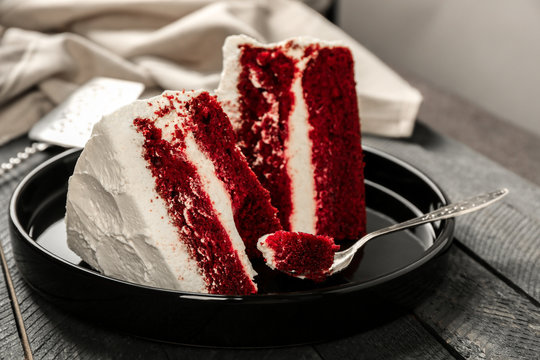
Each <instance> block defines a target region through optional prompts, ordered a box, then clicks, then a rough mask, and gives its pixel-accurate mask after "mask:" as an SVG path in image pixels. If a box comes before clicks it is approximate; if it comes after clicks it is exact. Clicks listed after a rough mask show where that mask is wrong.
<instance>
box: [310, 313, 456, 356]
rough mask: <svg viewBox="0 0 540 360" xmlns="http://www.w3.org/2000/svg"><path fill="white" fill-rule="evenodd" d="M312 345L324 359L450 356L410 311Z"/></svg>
mask: <svg viewBox="0 0 540 360" xmlns="http://www.w3.org/2000/svg"><path fill="white" fill-rule="evenodd" d="M315 348H316V349H317V351H318V352H319V353H320V354H321V355H322V356H323V357H324V358H325V359H327V360H333V359H336V360H337V359H358V360H363V359H370V360H371V359H372V360H378V359H381V360H383V359H396V360H399V359H421V358H425V359H433V360H437V359H454V356H452V355H451V354H450V353H449V352H448V350H447V349H446V348H445V347H444V346H443V345H441V344H440V343H439V342H438V341H437V340H436V339H435V338H434V337H433V336H432V335H431V334H430V333H429V332H428V331H426V329H425V328H424V327H423V326H422V325H421V324H420V323H419V322H418V321H417V319H416V318H415V317H414V316H413V315H405V316H403V317H401V318H399V319H396V320H395V321H392V322H391V323H388V324H385V325H383V326H381V327H379V328H377V329H373V330H370V331H366V332H364V333H361V334H358V335H355V336H351V337H348V338H344V339H341V340H336V341H333V342H329V343H324V344H318V345H315Z"/></svg>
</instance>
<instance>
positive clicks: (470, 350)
mask: <svg viewBox="0 0 540 360" xmlns="http://www.w3.org/2000/svg"><path fill="white" fill-rule="evenodd" d="M449 257H450V258H449V268H448V270H447V272H446V277H445V278H444V280H443V281H442V283H441V284H440V285H439V287H438V288H437V289H436V291H435V293H434V294H433V296H431V297H430V298H429V299H428V300H427V301H425V302H424V303H423V304H421V305H420V306H418V307H417V308H416V309H415V311H414V313H415V314H416V316H417V318H418V319H419V320H420V321H421V322H422V323H423V324H424V325H425V326H426V328H428V329H431V331H432V333H433V334H438V336H440V338H441V340H442V341H444V342H446V343H447V344H448V345H449V346H451V347H452V348H453V349H455V350H456V351H457V352H458V353H459V354H460V355H461V356H462V357H463V358H465V359H537V358H538V354H540V309H539V307H538V305H537V304H535V303H533V302H531V300H530V299H529V298H527V297H525V296H523V295H522V294H520V293H518V292H516V291H515V290H514V289H512V288H511V287H509V286H508V285H507V284H506V283H505V282H503V281H502V280H500V279H499V278H497V276H495V275H494V274H493V273H491V272H490V271H488V270H487V269H485V268H484V267H482V266H481V265H480V264H479V263H477V262H475V261H474V260H473V259H472V258H471V257H469V256H467V254H466V253H465V252H464V251H463V250H461V249H459V247H457V246H454V247H453V248H452V249H451V251H450V254H449Z"/></svg>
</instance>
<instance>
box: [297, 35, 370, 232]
mask: <svg viewBox="0 0 540 360" xmlns="http://www.w3.org/2000/svg"><path fill="white" fill-rule="evenodd" d="M314 52H315V53H317V55H316V56H315V57H314V58H312V59H311V60H310V61H309V63H308V64H307V67H306V69H305V72H304V74H303V77H302V88H303V90H304V101H305V102H306V104H307V108H308V113H309V118H308V121H309V123H310V124H311V126H312V129H311V131H310V133H309V137H310V139H311V142H312V144H313V145H312V162H313V165H314V167H315V170H314V172H315V176H314V178H315V191H316V193H317V198H316V199H317V206H316V217H317V224H316V229H317V234H326V235H330V236H332V237H333V238H335V239H346V238H348V239H355V238H358V237H360V236H362V235H363V234H364V233H365V229H366V213H365V198H364V172H363V168H364V163H363V160H362V157H363V156H362V147H361V139H360V119H359V114H358V103H357V97H356V87H355V86H356V85H355V81H354V76H353V74H354V62H353V58H352V55H351V52H350V51H349V49H347V48H343V47H333V48H319V47H318V46H317V45H312V46H310V47H308V48H307V49H306V56H309V55H310V54H312V53H314Z"/></svg>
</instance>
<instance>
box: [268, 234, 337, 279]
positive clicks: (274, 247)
mask: <svg viewBox="0 0 540 360" xmlns="http://www.w3.org/2000/svg"><path fill="white" fill-rule="evenodd" d="M257 248H258V249H259V250H260V251H261V252H262V254H263V256H264V259H265V261H266V264H267V265H268V266H269V267H270V268H272V269H277V270H279V271H282V272H285V273H287V274H289V275H291V276H295V277H298V278H305V279H311V280H315V281H322V280H324V279H325V278H326V276H327V275H328V271H329V270H330V267H331V266H332V264H333V263H334V254H335V253H336V251H338V250H339V245H336V244H335V243H334V239H332V238H331V237H329V236H324V235H311V234H306V233H301V232H290V231H277V232H275V233H274V234H269V235H265V236H263V237H261V239H260V240H259V242H258V243H257Z"/></svg>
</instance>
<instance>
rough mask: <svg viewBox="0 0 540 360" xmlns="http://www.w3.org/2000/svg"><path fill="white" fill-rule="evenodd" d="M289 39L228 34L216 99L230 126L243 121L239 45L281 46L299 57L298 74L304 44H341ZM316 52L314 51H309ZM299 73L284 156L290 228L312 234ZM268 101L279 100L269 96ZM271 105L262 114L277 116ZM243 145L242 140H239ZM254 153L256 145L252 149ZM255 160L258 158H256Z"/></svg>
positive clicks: (311, 188) (312, 208) (312, 210)
mask: <svg viewBox="0 0 540 360" xmlns="http://www.w3.org/2000/svg"><path fill="white" fill-rule="evenodd" d="M289 41H290V40H284V41H282V42H279V43H272V44H263V43H259V42H257V41H256V40H254V39H252V38H250V37H248V36H245V35H235V36H229V37H228V38H227V39H226V40H225V44H224V46H223V57H224V61H223V71H222V74H221V81H220V83H219V87H218V89H217V90H216V93H217V96H218V99H219V100H220V101H221V102H222V106H223V109H224V110H225V112H226V113H227V115H228V116H229V118H230V120H231V123H232V124H233V127H235V128H239V127H240V126H241V123H242V119H241V112H240V109H239V105H238V104H239V101H238V99H239V96H240V95H239V93H238V89H237V84H238V77H239V75H240V72H241V71H242V67H241V65H240V56H241V50H240V46H241V45H243V44H249V45H253V46H257V47H263V48H274V47H282V48H283V49H284V51H285V52H286V54H287V55H288V56H290V57H293V58H296V59H298V60H299V61H298V62H297V64H296V67H297V70H299V72H300V74H301V73H303V71H304V69H305V66H306V64H307V62H308V61H309V59H310V58H302V57H303V54H304V50H305V48H306V47H308V46H310V45H312V44H319V45H320V46H321V47H332V46H343V44H342V43H340V42H325V41H320V40H318V39H313V38H309V37H298V38H295V39H294V44H295V45H296V46H295V47H286V46H284V45H285V44H286V43H287V42H289ZM312 56H316V54H314V55H312ZM250 80H251V82H252V83H253V85H254V86H256V87H260V85H259V81H258V80H257V79H256V76H250ZM301 80H302V79H301V77H299V76H297V77H296V78H295V79H294V82H293V84H292V91H293V93H294V97H295V100H294V106H293V109H292V112H291V115H290V117H289V138H288V140H287V141H286V143H285V144H284V145H285V156H286V157H287V173H288V175H289V178H290V180H291V198H292V199H291V200H292V210H291V215H290V219H289V220H290V223H291V229H290V230H291V231H301V232H307V233H311V234H315V233H316V222H317V218H316V211H315V210H316V206H317V204H316V200H315V199H316V192H315V179H314V167H313V164H312V156H311V149H312V144H311V140H310V139H309V131H310V128H311V126H310V124H309V123H308V111H307V106H306V103H305V101H304V96H303V90H302V84H301ZM268 100H269V101H270V103H272V104H274V105H275V106H277V105H278V104H277V103H275V102H274V101H272V99H268ZM274 112H275V111H274V108H272V111H271V112H270V113H269V114H267V115H265V116H272V117H276V120H275V121H276V126H277V116H278V115H277V112H276V114H275V115H274V114H273V113H274ZM240 145H241V146H242V144H240ZM255 153H256V149H255ZM256 161H257V160H256Z"/></svg>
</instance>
